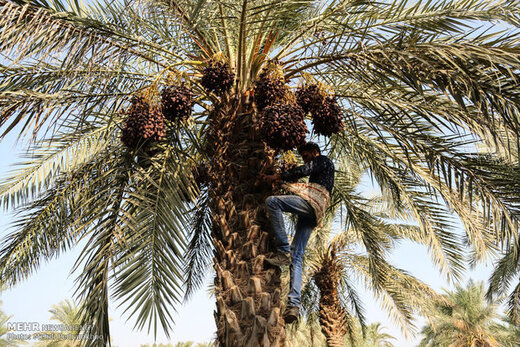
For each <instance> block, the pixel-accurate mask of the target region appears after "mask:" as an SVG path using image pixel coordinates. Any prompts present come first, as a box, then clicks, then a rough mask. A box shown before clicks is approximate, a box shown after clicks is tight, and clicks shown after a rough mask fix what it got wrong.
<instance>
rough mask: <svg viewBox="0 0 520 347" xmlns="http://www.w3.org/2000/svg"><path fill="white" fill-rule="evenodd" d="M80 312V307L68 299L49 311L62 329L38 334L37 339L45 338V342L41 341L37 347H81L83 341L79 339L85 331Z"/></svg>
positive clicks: (53, 306) (52, 318)
mask: <svg viewBox="0 0 520 347" xmlns="http://www.w3.org/2000/svg"><path fill="white" fill-rule="evenodd" d="M80 311H81V308H80V306H79V305H76V304H75V303H74V302H73V301H70V300H68V299H66V300H65V301H62V302H60V303H58V304H55V305H52V308H51V309H50V310H49V312H50V313H51V320H53V321H56V322H57V323H58V324H57V325H59V328H60V329H56V330H55V331H54V330H53V331H43V332H39V333H36V334H35V337H36V338H37V339H38V338H39V337H42V336H45V341H41V342H39V343H37V344H36V345H37V346H42V347H79V346H81V344H82V341H81V339H78V337H79V335H80V334H81V333H82V332H84V330H85V329H83V328H82V326H81V323H82V318H81V312H80ZM51 337H53V338H51Z"/></svg>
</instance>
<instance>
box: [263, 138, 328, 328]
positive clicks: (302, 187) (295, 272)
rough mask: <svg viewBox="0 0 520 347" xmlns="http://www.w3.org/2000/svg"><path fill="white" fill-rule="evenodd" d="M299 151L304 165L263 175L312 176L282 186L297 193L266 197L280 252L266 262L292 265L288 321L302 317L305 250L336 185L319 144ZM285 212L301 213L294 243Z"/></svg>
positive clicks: (288, 178)
mask: <svg viewBox="0 0 520 347" xmlns="http://www.w3.org/2000/svg"><path fill="white" fill-rule="evenodd" d="M298 152H299V154H300V155H301V157H302V159H303V162H304V165H302V166H298V167H295V168H293V169H290V170H288V171H285V172H282V173H277V174H274V175H263V176H262V178H263V179H264V180H265V181H267V182H271V183H277V184H278V183H280V182H281V181H285V182H290V181H294V180H297V179H299V178H302V177H305V176H309V182H308V183H289V184H284V185H283V186H282V187H283V188H284V189H286V190H287V191H289V192H291V193H293V194H295V195H276V196H270V197H268V198H267V199H266V205H267V209H268V212H269V217H270V220H271V224H272V229H273V234H274V235H273V236H274V240H275V246H276V252H275V254H274V256H273V257H271V258H267V259H266V260H265V261H266V263H268V264H270V265H273V266H284V265H289V264H290V265H291V266H290V273H291V279H290V289H289V295H288V303H287V308H286V309H285V312H284V315H283V316H284V320H285V322H286V323H292V322H294V321H295V320H297V319H298V316H299V307H300V292H301V283H302V262H303V252H304V251H305V247H306V246H307V241H308V240H309V237H310V235H311V232H312V230H313V229H314V228H315V227H316V226H317V225H318V224H320V223H321V218H322V217H323V214H324V212H325V209H326V208H327V205H328V204H329V202H330V194H331V192H332V188H333V186H334V163H333V162H332V160H330V159H329V158H327V157H326V156H324V155H321V151H320V148H319V146H318V145H317V144H316V143H314V142H307V143H306V144H304V145H303V146H301V147H300V148H298ZM282 212H290V213H292V214H296V215H297V216H298V221H297V223H296V230H295V235H294V238H293V241H292V244H291V246H289V242H288V240H287V234H286V232H285V226H284V222H283V216H282Z"/></svg>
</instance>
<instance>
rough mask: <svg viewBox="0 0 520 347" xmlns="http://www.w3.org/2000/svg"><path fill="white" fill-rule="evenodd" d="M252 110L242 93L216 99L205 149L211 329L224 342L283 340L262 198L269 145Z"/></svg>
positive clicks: (270, 159)
mask: <svg viewBox="0 0 520 347" xmlns="http://www.w3.org/2000/svg"><path fill="white" fill-rule="evenodd" d="M255 124H256V113H255V110H254V109H253V107H252V106H251V103H250V102H249V101H248V100H247V98H246V97H244V98H242V99H241V100H238V99H232V100H225V99H223V100H222V101H221V104H220V105H216V106H215V108H214V110H213V111H212V112H211V114H210V130H209V134H208V135H209V136H208V142H207V144H206V146H207V148H206V151H207V152H209V155H210V158H211V161H210V163H209V167H208V173H209V176H210V179H211V183H210V191H209V193H210V208H211V211H212V222H213V223H212V228H213V229H212V236H213V244H214V247H215V252H214V255H215V257H214V268H215V271H216V276H215V296H216V306H217V308H216V310H215V312H214V316H215V321H216V325H217V337H218V341H219V344H220V345H222V346H282V345H283V344H284V342H285V330H284V321H283V318H282V314H281V312H282V309H283V303H282V299H281V282H280V274H281V271H280V269H278V268H267V267H266V266H265V265H264V259H265V257H266V254H267V253H268V251H269V249H270V247H269V244H270V235H269V234H268V232H267V230H268V229H267V228H268V227H269V224H268V223H269V221H268V218H267V215H266V208H265V203H264V202H265V199H266V197H267V196H269V195H271V194H272V193H273V191H272V187H271V186H270V185H266V184H265V183H262V182H260V181H258V179H257V177H258V174H259V173H272V172H273V167H274V152H273V151H272V150H270V149H268V148H267V147H265V145H264V144H263V143H262V142H261V141H260V140H259V136H258V131H257V127H256V126H255Z"/></svg>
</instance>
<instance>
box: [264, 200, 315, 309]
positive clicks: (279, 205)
mask: <svg viewBox="0 0 520 347" xmlns="http://www.w3.org/2000/svg"><path fill="white" fill-rule="evenodd" d="M265 203H266V205H267V210H268V211H269V218H270V219H271V224H272V226H273V233H274V239H275V245H276V248H277V250H279V251H281V252H285V253H288V252H291V266H290V271H291V282H290V289H289V295H288V306H300V293H301V287H302V263H303V252H304V251H305V247H306V246H307V241H309V237H310V236H311V232H312V230H313V229H314V227H315V226H316V215H315V214H314V209H313V208H312V206H311V205H310V204H309V203H308V202H307V201H305V200H303V199H302V198H300V197H299V196H297V195H275V196H270V197H268V198H267V199H266V200H265ZM282 212H290V213H293V214H296V215H297V216H298V222H297V223H296V232H295V234H294V238H293V241H292V244H291V246H289V241H288V240H287V233H286V232H285V225H284V223H283V215H282Z"/></svg>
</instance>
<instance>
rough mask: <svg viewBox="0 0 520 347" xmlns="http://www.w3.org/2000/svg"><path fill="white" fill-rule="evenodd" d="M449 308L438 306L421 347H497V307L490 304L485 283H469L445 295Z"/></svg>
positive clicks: (427, 326) (423, 330)
mask: <svg viewBox="0 0 520 347" xmlns="http://www.w3.org/2000/svg"><path fill="white" fill-rule="evenodd" d="M445 296H446V299H447V300H448V301H449V304H440V305H437V308H436V312H435V314H434V315H433V317H432V318H433V319H431V320H430V322H429V323H428V324H427V325H426V326H425V327H424V328H423V329H422V334H423V335H424V338H423V339H422V340H421V344H420V346H421V347H430V346H431V347H433V346H442V347H448V346H450V347H451V346H453V347H455V346H457V347H474V346H481V347H495V346H496V347H498V346H501V344H500V343H499V341H498V339H497V334H496V332H497V329H499V328H500V327H499V326H497V325H496V318H498V312H497V309H498V303H497V302H491V303H488V302H487V301H486V298H485V289H484V283H482V282H478V283H474V282H473V281H471V280H470V281H469V282H468V284H467V286H466V288H463V287H462V286H460V285H456V289H455V291H446V293H445Z"/></svg>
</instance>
